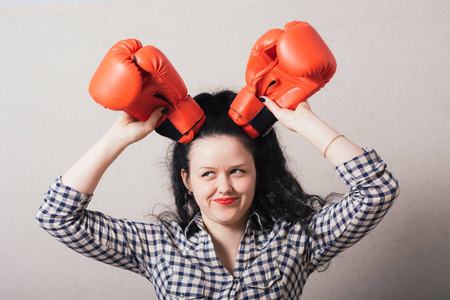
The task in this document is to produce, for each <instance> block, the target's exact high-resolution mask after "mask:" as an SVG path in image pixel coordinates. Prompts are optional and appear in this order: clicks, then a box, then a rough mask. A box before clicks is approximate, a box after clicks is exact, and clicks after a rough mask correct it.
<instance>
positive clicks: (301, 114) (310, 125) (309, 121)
mask: <svg viewBox="0 0 450 300" xmlns="http://www.w3.org/2000/svg"><path fill="white" fill-rule="evenodd" d="M296 113H297V114H298V116H297V120H298V121H297V122H296V126H295V131H296V132H297V133H299V134H300V135H302V136H304V137H306V136H308V134H309V133H310V132H311V131H313V130H314V128H315V127H316V126H317V124H318V123H321V122H322V120H321V119H320V118H319V117H318V116H317V115H316V114H314V113H313V112H312V110H311V109H303V110H300V111H298V110H297V112H296Z"/></svg>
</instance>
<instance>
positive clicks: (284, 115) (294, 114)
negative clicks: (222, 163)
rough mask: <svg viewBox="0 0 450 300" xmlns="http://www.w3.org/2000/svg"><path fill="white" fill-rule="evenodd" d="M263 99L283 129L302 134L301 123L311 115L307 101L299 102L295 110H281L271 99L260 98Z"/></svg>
mask: <svg viewBox="0 0 450 300" xmlns="http://www.w3.org/2000/svg"><path fill="white" fill-rule="evenodd" d="M262 98H264V99H265V101H264V104H265V105H266V106H267V108H268V109H269V110H270V111H271V112H272V113H273V115H274V116H275V117H276V118H277V119H278V121H280V122H281V124H283V126H284V127H286V128H287V129H289V130H291V131H295V132H297V133H300V134H301V133H302V132H301V131H302V122H303V121H305V118H307V117H308V116H310V115H313V112H312V110H311V107H310V106H309V103H308V101H303V102H301V103H300V104H299V105H298V106H297V108H296V109H295V110H291V109H287V108H281V107H279V106H278V105H277V104H276V103H275V102H274V101H273V100H272V99H270V98H269V97H267V96H262Z"/></svg>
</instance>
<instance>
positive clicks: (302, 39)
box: [228, 21, 336, 138]
mask: <svg viewBox="0 0 450 300" xmlns="http://www.w3.org/2000/svg"><path fill="white" fill-rule="evenodd" d="M335 72H336V59H335V58H334V56H333V53H331V51H330V49H329V48H328V46H327V45H326V44H325V42H324V41H323V40H322V38H321V37H320V35H319V34H318V33H317V31H316V30H315V29H314V28H313V27H312V26H311V25H309V24H308V23H305V22H298V21H294V22H290V23H288V24H286V26H285V27H284V31H283V30H281V29H272V30H269V31H268V32H266V33H265V34H264V35H263V36H262V37H261V38H259V40H258V41H257V42H256V44H255V45H254V46H253V49H252V52H251V54H250V58H249V60H248V63H247V71H246V74H245V81H246V82H247V85H246V86H245V87H244V88H243V89H242V90H241V91H240V92H239V94H238V95H237V96H236V98H235V99H234V100H233V103H232V104H231V106H230V110H229V112H228V114H229V116H230V117H231V118H232V119H233V120H234V122H235V123H236V124H238V125H240V126H242V127H243V128H244V130H245V132H246V133H247V135H248V136H249V137H250V138H256V137H258V136H260V135H265V134H267V133H268V132H269V131H270V130H271V128H272V127H273V125H274V124H275V122H276V121H277V119H276V118H275V116H273V114H272V113H271V112H270V111H269V110H268V108H266V106H265V105H264V104H262V103H261V101H259V99H258V98H259V97H260V96H267V97H269V98H271V99H273V100H274V101H275V103H277V104H278V106H280V107H281V108H287V109H292V110H293V109H295V108H296V107H297V106H298V104H299V103H301V102H303V101H306V100H307V99H308V98H309V97H311V96H312V95H313V94H314V93H315V92H317V91H318V90H319V89H321V88H322V87H323V86H324V85H325V84H326V83H327V82H328V81H329V80H330V79H331V77H333V75H334V73H335Z"/></svg>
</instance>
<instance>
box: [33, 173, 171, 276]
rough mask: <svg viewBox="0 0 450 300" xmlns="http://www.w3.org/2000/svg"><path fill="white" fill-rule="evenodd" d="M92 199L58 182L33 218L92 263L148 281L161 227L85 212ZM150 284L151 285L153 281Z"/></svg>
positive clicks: (52, 186)
mask: <svg viewBox="0 0 450 300" xmlns="http://www.w3.org/2000/svg"><path fill="white" fill-rule="evenodd" d="M91 199H92V195H87V194H82V193H79V192H78V191H76V190H74V189H72V188H71V187H69V186H65V185H63V183H62V182H61V179H60V178H58V179H57V180H56V181H55V182H54V183H53V184H52V185H51V186H50V188H49V190H48V192H47V193H46V194H45V195H44V203H43V204H42V206H41V207H40V208H39V211H38V213H37V214H36V220H37V221H38V223H39V226H41V227H42V228H43V229H45V230H46V231H47V232H48V233H49V234H50V235H52V236H53V237H55V238H56V239H57V240H58V241H60V242H61V243H63V244H65V245H66V246H68V247H69V248H71V249H73V250H75V251H77V252H79V253H81V254H83V255H85V256H87V257H91V258H93V259H95V260H98V261H101V262H104V263H107V264H109V265H113V266H116V267H120V268H122V269H126V270H130V271H133V272H135V273H138V274H140V275H142V276H144V277H146V278H147V279H149V280H150V281H152V278H151V274H152V272H151V269H152V266H154V264H155V259H156V256H157V254H156V252H157V248H158V244H157V242H156V241H158V240H161V235H162V234H163V230H162V228H161V226H157V225H152V224H146V223H137V222H131V221H128V220H126V219H114V218H112V217H110V216H107V215H104V214H102V213H100V212H94V211H89V210H87V209H86V208H87V206H88V204H89V202H90V200H91ZM152 282H153V281H152Z"/></svg>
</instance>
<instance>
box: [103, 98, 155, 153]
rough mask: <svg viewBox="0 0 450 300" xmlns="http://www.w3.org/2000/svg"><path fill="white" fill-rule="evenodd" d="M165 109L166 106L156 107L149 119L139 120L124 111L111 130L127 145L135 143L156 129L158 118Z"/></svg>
mask: <svg viewBox="0 0 450 300" xmlns="http://www.w3.org/2000/svg"><path fill="white" fill-rule="evenodd" d="M163 110H164V107H160V108H157V109H155V110H154V111H153V113H152V114H151V116H150V118H149V119H148V120H147V121H139V120H138V119H136V118H134V117H132V116H130V115H129V114H127V113H126V112H122V113H121V115H120V116H119V118H118V119H117V121H116V123H114V125H113V127H112V128H111V130H112V131H113V132H115V134H116V135H117V137H118V138H119V139H120V140H121V141H123V142H124V143H125V145H130V144H133V143H135V142H137V141H140V140H142V139H143V138H145V137H146V136H147V135H149V134H150V133H151V132H152V131H153V130H155V128H156V124H157V123H158V120H159V119H160V118H161V117H162V115H163V113H162V111H163Z"/></svg>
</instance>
